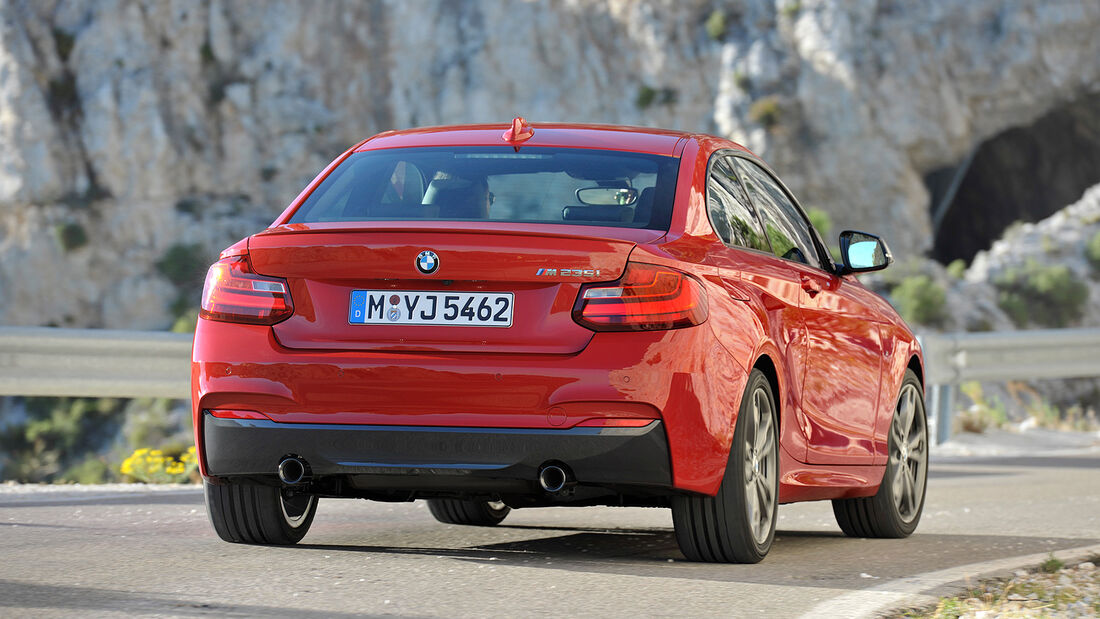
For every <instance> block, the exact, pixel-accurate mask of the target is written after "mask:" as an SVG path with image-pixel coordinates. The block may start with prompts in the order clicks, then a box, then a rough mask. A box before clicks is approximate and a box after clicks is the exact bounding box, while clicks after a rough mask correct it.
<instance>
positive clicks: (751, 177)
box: [737, 158, 821, 268]
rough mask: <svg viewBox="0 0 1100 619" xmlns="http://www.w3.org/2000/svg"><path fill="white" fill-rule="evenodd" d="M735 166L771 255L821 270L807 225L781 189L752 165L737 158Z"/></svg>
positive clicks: (763, 172) (811, 234)
mask: <svg viewBox="0 0 1100 619" xmlns="http://www.w3.org/2000/svg"><path fill="white" fill-rule="evenodd" d="M737 165H738V167H739V168H740V170H741V174H742V175H741V180H742V181H744V185H745V190H746V191H747V192H748V194H749V197H750V198H751V199H752V203H753V205H755V206H756V208H757V211H758V212H759V213H760V217H761V219H763V220H764V230H765V233H766V234H767V237H768V241H770V242H771V246H772V251H773V252H774V253H775V255H777V256H779V257H780V258H786V259H788V260H795V261H797V262H802V263H804V264H808V265H810V266H813V267H817V268H821V259H820V257H819V256H818V254H817V249H816V246H815V245H814V242H813V233H812V232H810V225H809V224H808V223H807V222H806V220H805V218H803V217H802V213H800V212H799V211H798V209H797V208H796V207H795V205H794V203H793V202H791V199H790V198H788V197H787V194H786V193H784V192H783V189H782V188H780V186H779V185H778V184H777V183H776V182H775V181H774V180H772V178H771V177H770V176H768V173H767V172H765V171H764V169H763V168H761V167H760V166H758V165H756V164H755V163H752V162H751V161H747V160H745V159H740V158H738V159H737Z"/></svg>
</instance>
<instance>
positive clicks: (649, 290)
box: [573, 262, 707, 331]
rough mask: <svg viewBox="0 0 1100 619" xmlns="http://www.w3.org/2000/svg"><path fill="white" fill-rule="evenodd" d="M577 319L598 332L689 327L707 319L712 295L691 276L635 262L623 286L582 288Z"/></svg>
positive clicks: (629, 267)
mask: <svg viewBox="0 0 1100 619" xmlns="http://www.w3.org/2000/svg"><path fill="white" fill-rule="evenodd" d="M573 319H574V320H576V321H577V322H578V323H580V324H581V325H583V326H585V327H588V328H589V329H592V330H594V331H652V330H657V329H679V328H681V327H690V326H693V325H697V324H701V323H702V322H703V321H705V320H706V319H707V294H706V291H704V290H703V286H702V285H701V284H700V283H699V282H698V281H696V280H695V278H693V277H692V276H690V275H688V274H686V273H681V272H680V271H677V270H675V269H670V268H667V267H662V266H657V265H653V264H641V263H637V262H630V263H627V265H626V271H625V272H624V273H623V276H622V277H621V278H619V281H617V282H614V283H610V284H587V285H585V286H584V287H583V288H581V293H580V297H579V298H578V299H577V305H576V306H575V307H574V309H573Z"/></svg>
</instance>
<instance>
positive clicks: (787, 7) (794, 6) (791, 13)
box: [779, 0, 802, 19]
mask: <svg viewBox="0 0 1100 619" xmlns="http://www.w3.org/2000/svg"><path fill="white" fill-rule="evenodd" d="M801 10H802V2H801V1H800V0H794V1H793V2H788V3H787V4H784V5H783V8H782V9H780V10H779V12H780V14H782V15H783V16H784V17H787V18H792V19H793V18H794V17H795V16H796V15H798V12H799V11H801Z"/></svg>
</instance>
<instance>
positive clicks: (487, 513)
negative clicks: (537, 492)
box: [428, 499, 512, 527]
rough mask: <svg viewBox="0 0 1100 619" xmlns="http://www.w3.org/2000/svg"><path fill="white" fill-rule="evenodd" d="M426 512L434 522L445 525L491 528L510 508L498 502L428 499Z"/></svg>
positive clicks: (498, 522)
mask: <svg viewBox="0 0 1100 619" xmlns="http://www.w3.org/2000/svg"><path fill="white" fill-rule="evenodd" d="M428 511H430V512H432V516H435V519H436V520H438V521H440V522H443V523H446V524H465V525H470V526H475V527H493V526H496V525H498V524H500V522H501V521H502V520H504V517H505V516H507V515H508V512H510V511H512V508H510V507H508V506H507V505H505V504H504V503H501V502H500V501H464V500H462V499H428Z"/></svg>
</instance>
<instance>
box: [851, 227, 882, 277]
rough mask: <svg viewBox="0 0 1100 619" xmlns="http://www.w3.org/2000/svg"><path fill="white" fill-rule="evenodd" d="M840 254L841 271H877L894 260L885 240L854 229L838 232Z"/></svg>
mask: <svg viewBox="0 0 1100 619" xmlns="http://www.w3.org/2000/svg"><path fill="white" fill-rule="evenodd" d="M840 255H841V257H842V258H843V259H844V266H843V273H865V272H867V271H879V270H882V269H885V268H886V267H888V266H890V263H891V262H893V261H894V257H893V256H891V255H890V248H889V247H887V246H886V241H883V240H882V239H880V238H878V237H877V236H875V235H873V234H867V233H866V232H856V231H855V230H845V231H844V232H841V233H840Z"/></svg>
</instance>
